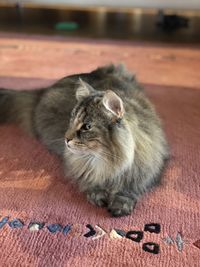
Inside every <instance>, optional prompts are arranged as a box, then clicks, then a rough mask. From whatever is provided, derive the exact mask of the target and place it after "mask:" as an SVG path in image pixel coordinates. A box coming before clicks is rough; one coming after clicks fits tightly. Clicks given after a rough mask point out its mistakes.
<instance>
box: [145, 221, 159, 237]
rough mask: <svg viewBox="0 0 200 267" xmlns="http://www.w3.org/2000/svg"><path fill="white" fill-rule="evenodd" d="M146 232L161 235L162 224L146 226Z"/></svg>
mask: <svg viewBox="0 0 200 267" xmlns="http://www.w3.org/2000/svg"><path fill="white" fill-rule="evenodd" d="M144 231H145V232H150V233H155V234H159V233H160V224H158V223H149V224H145V226H144Z"/></svg>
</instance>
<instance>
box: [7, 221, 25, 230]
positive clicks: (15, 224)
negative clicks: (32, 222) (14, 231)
mask: <svg viewBox="0 0 200 267" xmlns="http://www.w3.org/2000/svg"><path fill="white" fill-rule="evenodd" d="M8 225H9V226H10V227H11V228H22V227H23V226H24V223H23V222H22V221H21V220H20V219H14V220H12V221H11V222H9V223H8Z"/></svg>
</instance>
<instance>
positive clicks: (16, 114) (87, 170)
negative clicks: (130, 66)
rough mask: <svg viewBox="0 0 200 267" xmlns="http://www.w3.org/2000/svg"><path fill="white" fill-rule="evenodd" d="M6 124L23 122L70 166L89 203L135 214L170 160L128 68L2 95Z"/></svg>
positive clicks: (154, 116) (1, 110)
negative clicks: (139, 198)
mask: <svg viewBox="0 0 200 267" xmlns="http://www.w3.org/2000/svg"><path fill="white" fill-rule="evenodd" d="M0 118H3V120H1V119H0V122H2V123H3V122H16V123H18V124H20V125H21V126H22V127H23V128H24V129H25V130H26V131H28V132H29V133H31V134H32V135H35V136H36V137H37V138H38V139H39V140H41V142H42V143H44V144H45V145H46V146H47V147H48V149H50V150H51V151H53V152H54V153H56V154H58V155H59V156H61V157H62V158H63V160H64V164H65V169H66V172H67V175H68V176H69V174H71V177H72V180H73V181H74V182H76V184H78V185H79V188H80V190H81V191H84V192H86V193H87V198H88V200H89V201H90V202H92V203H94V204H96V205H98V206H103V205H106V206H107V207H108V210H109V211H110V212H111V214H112V215H113V216H123V215H127V214H130V212H131V211H132V209H133V208H134V205H135V203H136V200H137V199H138V197H139V196H140V195H142V194H143V193H144V192H145V191H147V190H149V188H151V187H152V186H153V185H155V184H156V183H157V182H158V181H159V179H160V174H161V171H162V169H163V167H164V165H165V164H164V163H165V160H166V159H167V158H168V147H167V142H166V139H165V136H164V133H163V131H162V128H161V125H160V121H159V118H158V116H157V114H156V112H155V110H154V108H153V107H152V105H151V103H150V102H149V101H148V99H147V98H146V96H145V94H144V92H143V90H141V87H140V86H139V85H138V83H137V81H136V79H135V77H134V76H133V75H132V74H130V73H129V72H128V71H127V70H126V69H125V67H123V66H121V65H119V66H114V65H110V66H105V67H102V68H98V69H97V70H94V71H93V72H91V73H86V74H77V75H73V76H69V77H65V78H63V79H61V80H60V81H58V82H57V83H55V84H54V85H52V86H50V87H49V88H45V89H41V90H37V91H36V90H33V91H21V92H17V91H14V90H4V89H0Z"/></svg>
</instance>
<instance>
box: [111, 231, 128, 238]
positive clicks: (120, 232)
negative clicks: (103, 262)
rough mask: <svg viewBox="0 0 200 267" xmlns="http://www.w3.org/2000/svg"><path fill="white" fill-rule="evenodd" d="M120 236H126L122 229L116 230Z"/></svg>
mask: <svg viewBox="0 0 200 267" xmlns="http://www.w3.org/2000/svg"><path fill="white" fill-rule="evenodd" d="M114 230H115V231H116V232H117V234H118V235H120V236H122V237H125V236H126V232H125V231H123V230H120V229H114Z"/></svg>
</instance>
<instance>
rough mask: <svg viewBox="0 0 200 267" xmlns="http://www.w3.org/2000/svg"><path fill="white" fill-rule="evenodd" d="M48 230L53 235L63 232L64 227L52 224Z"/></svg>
mask: <svg viewBox="0 0 200 267" xmlns="http://www.w3.org/2000/svg"><path fill="white" fill-rule="evenodd" d="M47 229H48V230H49V231H50V232H51V233H56V232H61V230H62V225H60V224H58V223H56V224H50V225H48V226H47Z"/></svg>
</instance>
